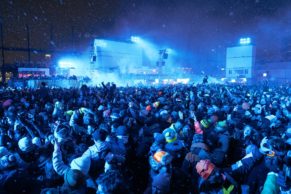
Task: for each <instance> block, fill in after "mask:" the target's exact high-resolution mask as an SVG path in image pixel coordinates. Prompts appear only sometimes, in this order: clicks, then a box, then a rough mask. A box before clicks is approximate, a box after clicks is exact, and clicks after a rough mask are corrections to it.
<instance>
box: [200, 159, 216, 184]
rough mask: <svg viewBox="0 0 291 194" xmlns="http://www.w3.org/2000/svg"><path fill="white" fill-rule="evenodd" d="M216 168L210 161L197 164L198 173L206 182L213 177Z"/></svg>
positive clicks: (201, 161)
mask: <svg viewBox="0 0 291 194" xmlns="http://www.w3.org/2000/svg"><path fill="white" fill-rule="evenodd" d="M214 168H215V166H214V164H212V163H211V161H210V160H200V161H199V162H198V163H197V164H196V171H197V173H198V174H199V175H200V176H201V177H202V178H203V179H204V180H206V179H207V178H208V177H209V176H210V175H211V173H212V172H213V170H214Z"/></svg>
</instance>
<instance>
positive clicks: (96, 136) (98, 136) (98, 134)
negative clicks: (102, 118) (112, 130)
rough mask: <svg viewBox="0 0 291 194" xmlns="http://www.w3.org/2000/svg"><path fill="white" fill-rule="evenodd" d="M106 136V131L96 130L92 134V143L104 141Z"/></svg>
mask: <svg viewBox="0 0 291 194" xmlns="http://www.w3.org/2000/svg"><path fill="white" fill-rule="evenodd" d="M107 135H108V132H107V131H105V130H101V129H98V130H95V131H94V132H93V133H92V138H93V140H94V141H99V140H100V141H104V140H105V139H106V137H107Z"/></svg>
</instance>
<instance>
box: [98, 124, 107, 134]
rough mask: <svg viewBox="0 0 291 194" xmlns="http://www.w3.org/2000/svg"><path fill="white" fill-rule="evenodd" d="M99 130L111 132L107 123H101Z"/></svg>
mask: <svg viewBox="0 0 291 194" xmlns="http://www.w3.org/2000/svg"><path fill="white" fill-rule="evenodd" d="M98 129H99V130H103V131H106V132H109V130H110V129H109V126H108V125H107V124H106V123H101V124H100V125H99V127H98Z"/></svg>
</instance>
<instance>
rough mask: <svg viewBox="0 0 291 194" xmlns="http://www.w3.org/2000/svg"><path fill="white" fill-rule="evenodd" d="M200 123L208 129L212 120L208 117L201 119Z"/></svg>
mask: <svg viewBox="0 0 291 194" xmlns="http://www.w3.org/2000/svg"><path fill="white" fill-rule="evenodd" d="M200 124H201V126H202V127H203V128H205V129H208V128H209V127H210V122H209V120H207V119H202V120H201V121H200Z"/></svg>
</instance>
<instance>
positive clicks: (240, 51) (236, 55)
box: [226, 38, 255, 80]
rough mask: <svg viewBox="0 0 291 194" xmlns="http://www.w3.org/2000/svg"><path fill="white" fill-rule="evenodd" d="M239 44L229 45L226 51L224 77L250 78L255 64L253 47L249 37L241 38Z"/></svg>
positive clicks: (233, 78)
mask: <svg viewBox="0 0 291 194" xmlns="http://www.w3.org/2000/svg"><path fill="white" fill-rule="evenodd" d="M240 44H241V45H240V46H236V47H229V48H227V52H226V78H227V79H232V80H235V79H239V78H246V79H251V78H252V77H253V66H254V64H255V47H254V46H253V45H251V42H250V39H249V38H244V39H241V41H240Z"/></svg>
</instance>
